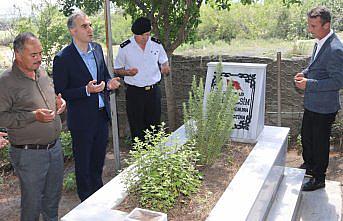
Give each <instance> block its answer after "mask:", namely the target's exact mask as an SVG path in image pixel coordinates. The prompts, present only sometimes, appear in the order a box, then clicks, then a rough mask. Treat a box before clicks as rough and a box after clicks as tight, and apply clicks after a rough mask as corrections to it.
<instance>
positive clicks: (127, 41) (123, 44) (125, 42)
mask: <svg viewBox="0 0 343 221" xmlns="http://www.w3.org/2000/svg"><path fill="white" fill-rule="evenodd" d="M130 43H131V41H130V39H127V40H126V41H124V42H123V43H121V44H120V47H121V48H123V47H125V46H126V45H128V44H130Z"/></svg>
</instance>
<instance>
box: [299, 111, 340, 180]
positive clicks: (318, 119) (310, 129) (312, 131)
mask: <svg viewBox="0 0 343 221" xmlns="http://www.w3.org/2000/svg"><path fill="white" fill-rule="evenodd" d="M336 114H337V112H336V113H330V114H320V113H315V112H312V111H309V110H306V109H305V111H304V116H303V121H302V128H301V143H302V147H303V152H302V156H303V159H304V163H305V164H306V166H307V167H308V169H311V170H312V171H313V173H314V177H315V178H317V179H320V180H325V173H326V169H327V167H328V164H329V151H330V134H331V126H332V124H333V122H334V121H335V117H336Z"/></svg>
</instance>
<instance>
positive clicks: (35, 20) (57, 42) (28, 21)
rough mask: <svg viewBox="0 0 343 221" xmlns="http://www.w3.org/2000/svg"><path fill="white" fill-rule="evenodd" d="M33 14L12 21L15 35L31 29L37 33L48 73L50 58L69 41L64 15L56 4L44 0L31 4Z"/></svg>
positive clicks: (50, 66)
mask: <svg viewBox="0 0 343 221" xmlns="http://www.w3.org/2000/svg"><path fill="white" fill-rule="evenodd" d="M32 8H33V15H32V16H30V17H28V18H20V19H19V20H17V21H15V23H14V30H15V33H14V34H15V35H17V34H19V33H21V32H25V31H31V32H33V33H34V34H36V35H37V37H38V38H39V40H40V42H41V43H42V48H43V61H44V63H45V65H46V69H47V71H48V73H49V74H50V73H51V70H52V60H53V58H54V56H55V54H56V52H58V51H59V50H61V48H62V47H63V46H64V45H66V44H67V42H68V41H69V34H68V31H67V27H66V22H65V17H64V16H63V14H62V13H61V12H60V11H59V10H58V8H57V6H54V5H52V4H50V3H49V2H48V1H44V2H43V3H42V4H41V5H33V6H32Z"/></svg>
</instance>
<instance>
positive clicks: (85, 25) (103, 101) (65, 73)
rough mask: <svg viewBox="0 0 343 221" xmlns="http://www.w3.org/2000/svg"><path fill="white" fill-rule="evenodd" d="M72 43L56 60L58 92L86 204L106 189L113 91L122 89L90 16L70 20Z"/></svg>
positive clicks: (55, 69)
mask: <svg viewBox="0 0 343 221" xmlns="http://www.w3.org/2000/svg"><path fill="white" fill-rule="evenodd" d="M67 26H68V29H69V32H70V34H71V36H72V39H73V41H72V43H71V44H70V45H68V46H67V47H65V48H64V49H63V50H62V51H60V52H59V53H58V54H57V55H56V56H55V58H54V64H53V79H54V85H55V91H56V93H57V94H58V93H61V94H62V96H63V98H64V99H65V100H66V101H67V110H68V111H67V113H68V116H67V122H68V128H69V130H70V132H71V136H72V141H73V154H74V159H75V174H76V184H77V192H78V195H79V197H80V199H81V201H84V200H85V199H87V198H88V197H89V196H90V195H92V194H93V193H94V192H95V191H97V190H98V189H99V188H101V187H102V186H103V182H102V169H103V165H104V159H105V154H106V146H107V141H108V122H109V120H110V116H111V114H110V105H109V91H110V90H114V89H116V88H118V87H119V85H120V83H119V78H113V79H111V77H110V75H109V73H108V70H107V67H106V64H105V61H104V55H103V51H102V48H101V46H100V45H99V44H97V43H94V42H92V38H93V28H92V26H91V22H90V20H89V18H88V17H87V15H86V14H84V13H83V12H77V13H74V14H72V15H71V16H70V17H69V18H68V22H67Z"/></svg>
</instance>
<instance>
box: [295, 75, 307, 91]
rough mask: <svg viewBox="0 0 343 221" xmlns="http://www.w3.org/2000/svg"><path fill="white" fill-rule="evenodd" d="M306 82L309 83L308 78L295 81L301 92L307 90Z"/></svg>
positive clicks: (299, 78)
mask: <svg viewBox="0 0 343 221" xmlns="http://www.w3.org/2000/svg"><path fill="white" fill-rule="evenodd" d="M306 82H307V78H304V77H298V78H296V80H295V86H296V87H297V88H299V89H301V90H305V88H306Z"/></svg>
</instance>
